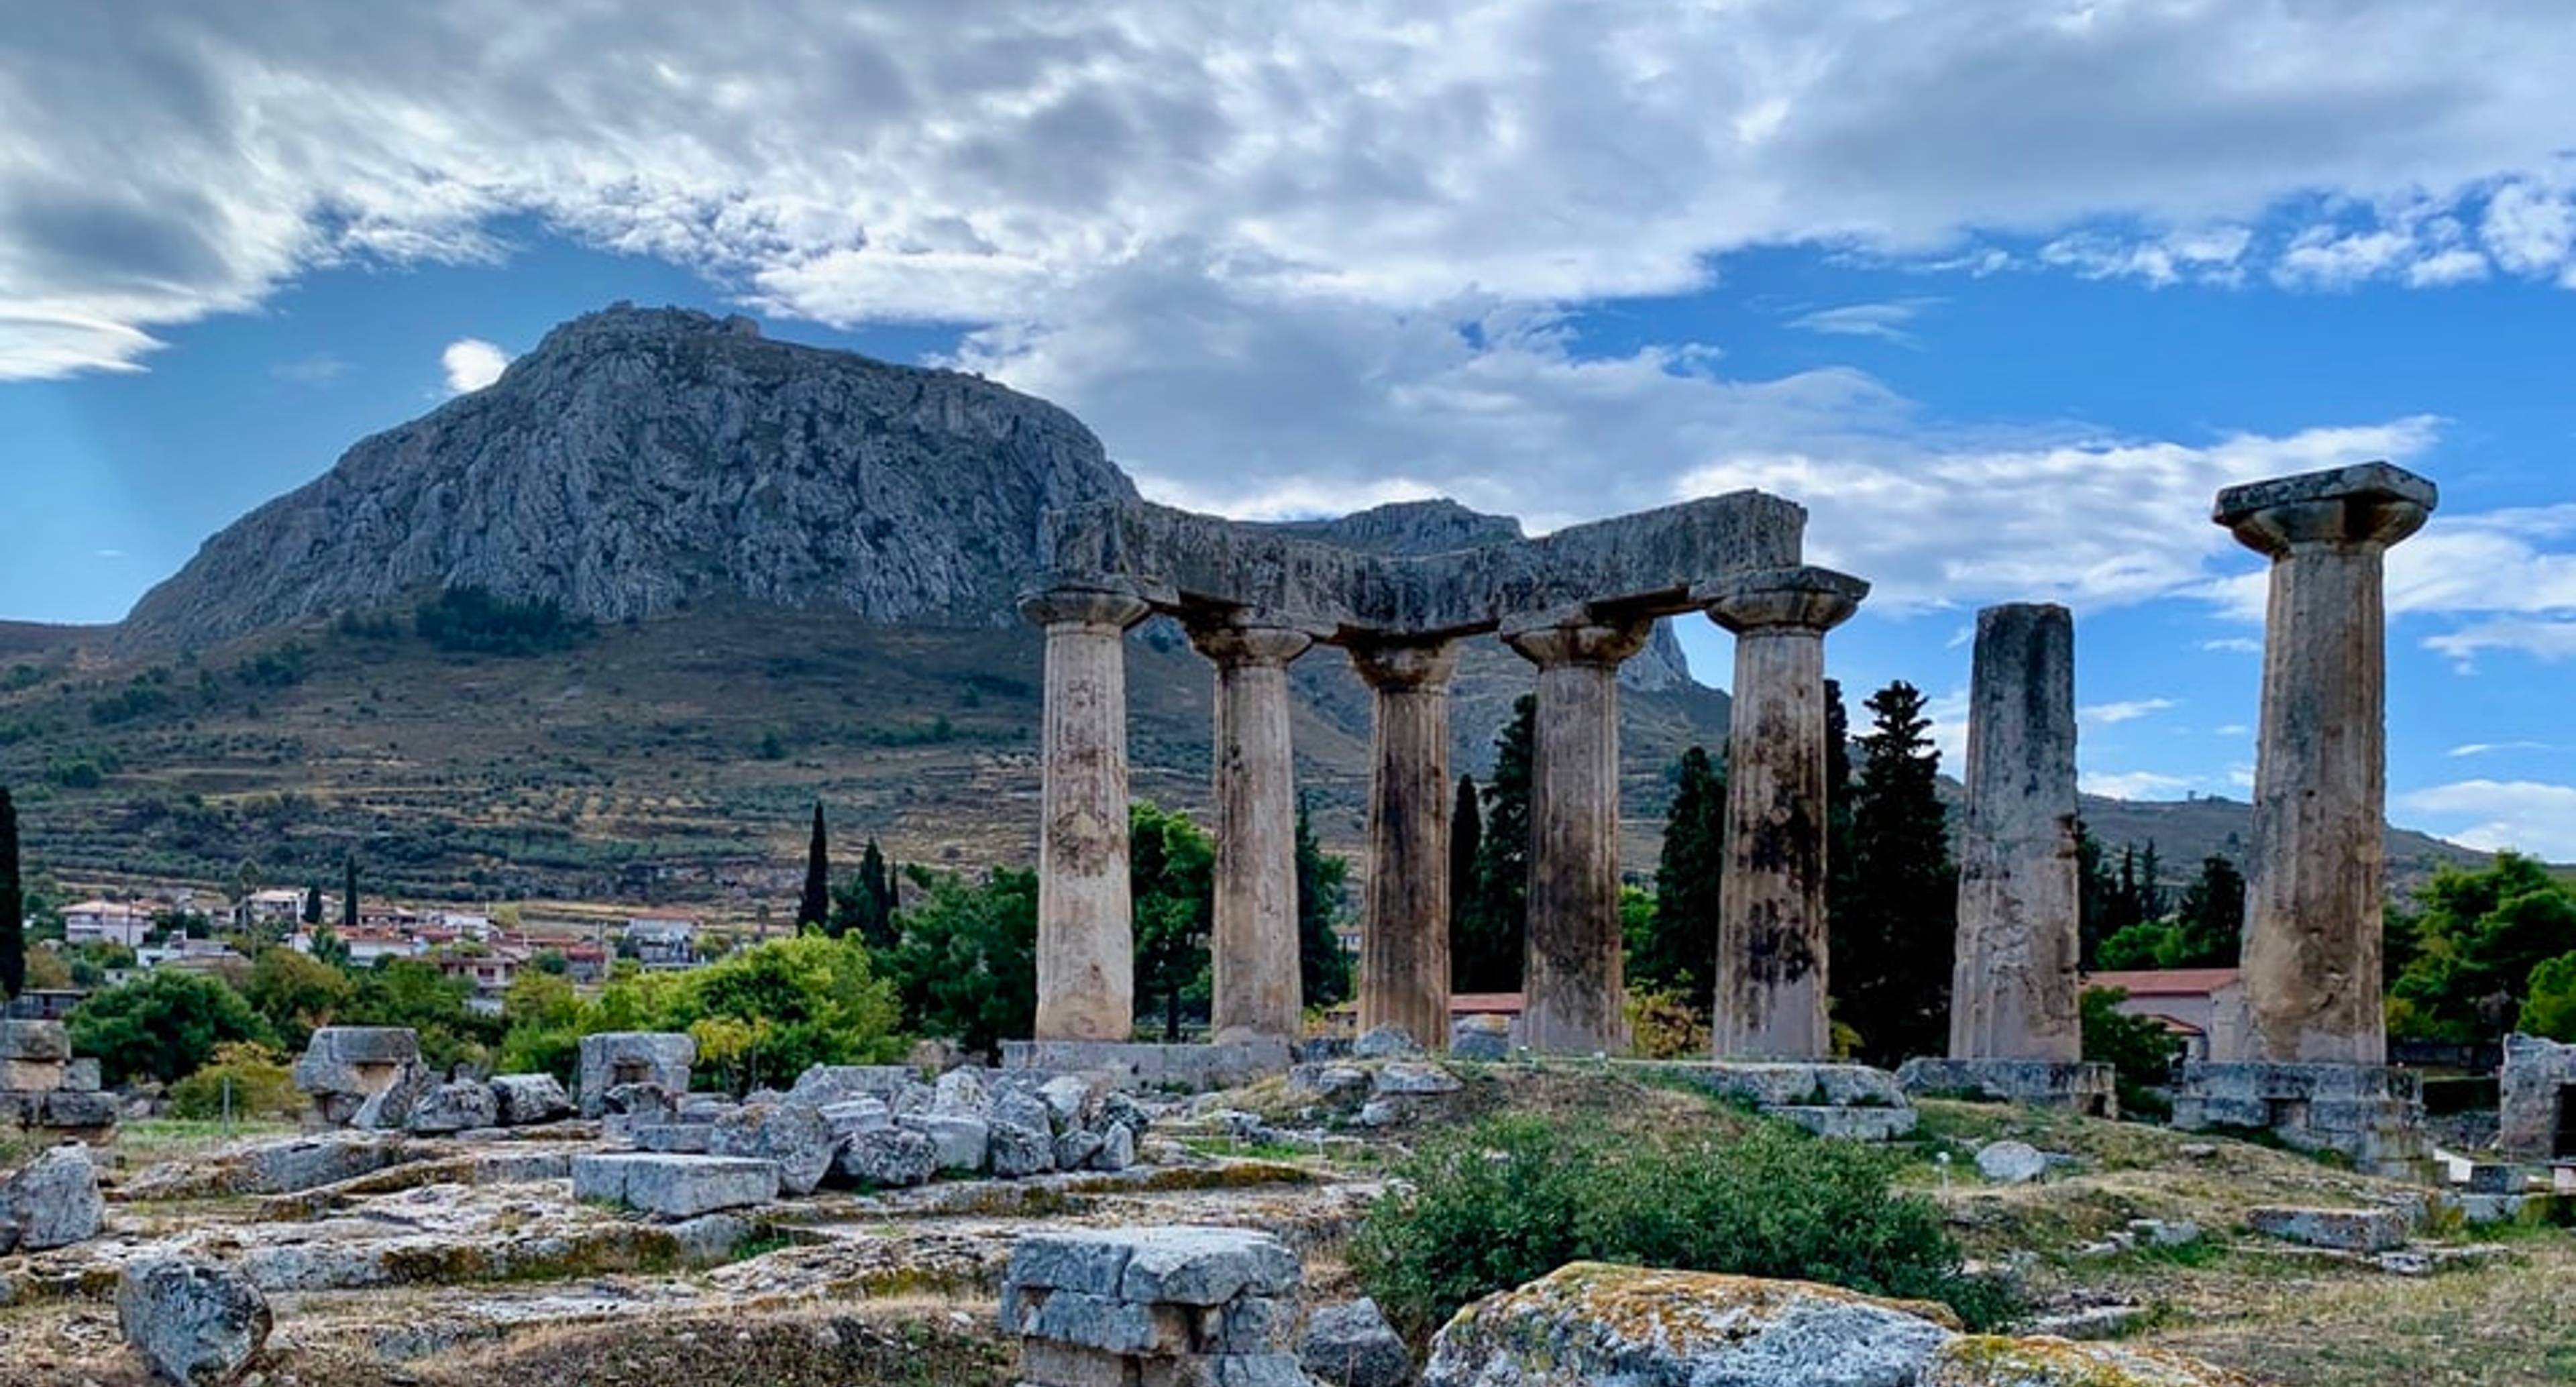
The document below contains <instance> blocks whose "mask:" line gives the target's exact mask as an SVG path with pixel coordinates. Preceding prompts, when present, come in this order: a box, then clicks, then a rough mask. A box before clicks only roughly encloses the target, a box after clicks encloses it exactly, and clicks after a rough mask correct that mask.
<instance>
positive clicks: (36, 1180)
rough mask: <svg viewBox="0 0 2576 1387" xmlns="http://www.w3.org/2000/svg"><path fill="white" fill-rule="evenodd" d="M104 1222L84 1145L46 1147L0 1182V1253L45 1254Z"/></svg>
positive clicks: (79, 1238)
mask: <svg viewBox="0 0 2576 1387" xmlns="http://www.w3.org/2000/svg"><path fill="white" fill-rule="evenodd" d="M106 1221H107V1204H106V1201H104V1200H102V1199H101V1198H100V1197H99V1193H98V1169H97V1167H95V1166H93V1165H91V1164H90V1159H89V1148H88V1147H86V1146H82V1145H80V1144H78V1143H72V1144H68V1145H63V1146H56V1147H52V1148H50V1149H48V1150H45V1151H43V1152H40V1153H38V1155H37V1156H36V1159H34V1160H33V1161H30V1162H28V1164H27V1166H26V1168H25V1169H23V1170H20V1171H19V1172H17V1173H16V1174H14V1175H11V1176H9V1177H8V1178H7V1179H5V1180H0V1255H6V1254H8V1253H9V1252H12V1251H18V1252H45V1251H49V1250H51V1249H53V1248H57V1247H69V1246H71V1245H72V1244H73V1243H78V1242H87V1241H88V1240H90V1239H91V1238H95V1237H97V1236H98V1232H99V1229H100V1228H102V1227H104V1226H105V1224H106Z"/></svg>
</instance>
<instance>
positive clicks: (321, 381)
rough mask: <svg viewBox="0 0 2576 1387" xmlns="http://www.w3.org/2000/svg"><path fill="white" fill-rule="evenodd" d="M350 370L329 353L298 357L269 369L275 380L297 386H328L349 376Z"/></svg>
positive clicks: (345, 363)
mask: <svg viewBox="0 0 2576 1387" xmlns="http://www.w3.org/2000/svg"><path fill="white" fill-rule="evenodd" d="M348 370H349V363H348V362H345V361H342V360H341V359H340V358H338V357H336V356H333V355H331V354H330V353H328V352H321V353H317V354H315V355H312V356H307V357H298V358H297V359H295V360H293V361H281V362H279V363H277V364H276V365H274V366H271V367H269V368H268V374H269V375H270V376H271V377H272V378H274V379H277V380H282V381H289V382H292V383H293V384H296V385H328V384H330V383H331V382H332V381H335V380H338V379H339V378H340V377H341V376H343V375H345V374H347V373H348Z"/></svg>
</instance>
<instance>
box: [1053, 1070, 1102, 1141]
mask: <svg viewBox="0 0 2576 1387" xmlns="http://www.w3.org/2000/svg"><path fill="white" fill-rule="evenodd" d="M1098 1095H1099V1089H1098V1086H1096V1085H1095V1084H1093V1083H1092V1081H1091V1080H1089V1079H1086V1078H1084V1077H1083V1076H1082V1075H1080V1074H1058V1075H1057V1076H1055V1077H1054V1078H1052V1079H1049V1080H1047V1081H1046V1082H1045V1083H1043V1084H1040V1085H1038V1097H1039V1098H1040V1099H1041V1100H1042V1101H1044V1102H1045V1103H1046V1105H1047V1113H1048V1115H1049V1116H1050V1117H1051V1118H1052V1119H1053V1120H1054V1122H1055V1129H1056V1130H1057V1131H1059V1132H1066V1131H1071V1130H1073V1129H1075V1128H1078V1127H1081V1126H1082V1125H1083V1124H1084V1121H1085V1120H1086V1119H1087V1118H1088V1117H1090V1116H1091V1115H1092V1114H1093V1113H1096V1112H1098V1111H1099V1107H1100V1104H1099V1097H1098Z"/></svg>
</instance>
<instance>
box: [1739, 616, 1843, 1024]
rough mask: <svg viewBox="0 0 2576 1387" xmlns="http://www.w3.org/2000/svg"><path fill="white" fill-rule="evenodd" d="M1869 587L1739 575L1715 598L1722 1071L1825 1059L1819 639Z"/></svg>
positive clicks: (1821, 644)
mask: <svg viewBox="0 0 2576 1387" xmlns="http://www.w3.org/2000/svg"><path fill="white" fill-rule="evenodd" d="M1868 594H1869V584H1867V583H1864V582H1862V581H1861V580H1860V579H1858V578H1853V577H1850V576H1847V575H1845V574H1840V573H1834V572H1831V571H1829V570H1826V569H1821V568H1814V567H1799V568H1785V569H1773V570H1769V571H1766V572H1761V573H1753V574H1748V575H1746V576H1744V577H1742V578H1739V579H1737V580H1735V581H1733V582H1732V583H1729V584H1727V585H1726V586H1725V587H1723V588H1722V589H1720V590H1719V591H1717V592H1715V593H1713V594H1711V600H1710V602H1709V605H1708V614H1709V617H1710V619H1712V620H1714V621H1715V622H1716V623H1717V624H1718V625H1720V626H1722V627H1725V628H1726V629H1727V630H1728V631H1730V632H1732V633H1734V635H1735V709H1734V715H1733V720H1732V723H1731V725H1730V728H1729V731H1728V736H1727V777H1726V876H1725V879H1724V880H1723V881H1722V882H1721V883H1720V885H1719V888H1718V938H1717V973H1716V978H1717V989H1716V1008H1715V1010H1716V1017H1715V1024H1714V1025H1713V1026H1712V1027H1711V1030H1712V1032H1713V1034H1712V1037H1711V1044H1712V1047H1713V1048H1714V1050H1715V1051H1716V1053H1717V1056H1718V1057H1719V1058H1721V1059H1729V1058H1762V1059H1823V1058H1826V1057H1828V1056H1830V1055H1831V1054H1832V1053H1833V1034H1832V1031H1831V1028H1830V1026H1829V1024H1828V1022H1827V1020H1826V1015H1825V979H1826V931H1825V837H1826V825H1825V788H1826V787H1825V735H1826V733H1825V724H1826V718H1825V633H1826V632H1827V631H1830V630H1832V629H1833V628H1834V627H1836V626H1838V625H1840V624H1842V623H1843V622H1844V621H1845V620H1847V619H1849V618H1850V616H1851V614H1852V613H1853V612H1854V611H1856V610H1858V609H1859V607H1860V602H1861V599H1862V598H1863V597H1866V596H1867V595H1868Z"/></svg>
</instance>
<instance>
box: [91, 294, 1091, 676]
mask: <svg viewBox="0 0 2576 1387" xmlns="http://www.w3.org/2000/svg"><path fill="white" fill-rule="evenodd" d="M1134 494H1135V488H1134V484H1133V483H1131V482H1129V481H1128V479H1127V477H1126V475H1125V474H1124V473H1122V472H1120V471H1119V470H1118V469H1117V468H1116V467H1115V466H1114V465H1112V464H1111V463H1110V462H1109V460H1108V458H1107V457H1106V456H1105V455H1104V454H1103V452H1102V451H1101V447H1100V441H1099V440H1098V439H1097V438H1095V437H1093V436H1092V434H1091V431H1090V430H1089V429H1086V428H1084V427H1083V426H1082V424H1081V423H1080V421H1078V420H1076V419H1075V418H1074V417H1073V416H1072V415H1070V414H1067V413H1066V412H1065V411H1063V410H1061V409H1058V408H1056V407H1055V406H1053V405H1050V404H1047V403H1046V402H1044V401H1042V400H1036V399H1032V398H1030V397H1028V396H1025V395H1020V394H1017V393H1014V392H1012V391H1010V390H1006V389H1004V388H1002V387H1001V386H998V385H995V384H993V383H991V382H989V381H985V380H981V379H979V378H976V377H974V376H968V375H960V374H957V373H954V372H948V371H932V370H922V369H917V368H913V367H906V366H893V365H888V364H886V363H883V362H879V361H872V360H870V359H868V358H866V357H861V356H856V355H852V354H850V353H847V352H835V351H826V350H822V349H819V348H814V347H804V346H797V345H793V344H790V343H784V342H772V341H766V340H764V339H762V338H761V336H760V335H759V331H758V329H757V328H756V327H754V326H753V325H752V324H751V322H750V321H749V320H748V319H741V318H733V319H723V320H719V319H716V318H713V317H710V316H708V315H706V314H703V313H695V312H690V311H686V310H682V309H638V308H633V307H629V306H626V305H619V306H617V307H614V308H610V309H608V310H606V311H603V312H599V313H593V314H589V315H586V316H584V317H581V318H577V319H575V320H573V321H572V322H569V323H566V324H564V325H563V326H561V327H558V328H556V329H555V330H554V331H553V332H550V333H548V334H547V335H546V338H545V340H544V342H543V343H541V344H540V345H539V346H538V347H537V349H536V350H535V351H533V352H530V353H529V354H527V355H526V356H524V357H522V358H520V359H519V360H518V361H516V362H513V363H512V364H511V366H510V369H509V370H508V371H507V372H506V373H504V374H503V375H502V377H501V379H500V380H499V381H498V382H497V383H495V384H493V385H492V386H490V387H489V388H487V389H484V390H480V391H477V392H475V393H473V394H471V395H466V396H463V397H461V398H458V399H455V400H452V401H450V402H448V403H447V404H445V405H443V406H441V407H440V408H438V409H437V410H435V411H433V412H431V413H430V414H428V415H426V416H424V417H422V418H420V419H417V420H414V421H413V422H411V423H409V424H405V425H403V426H402V427H400V428H396V429H392V430H389V431H387V432H385V433H381V434H378V435H376V436H375V437H373V438H369V439H366V440H364V441H362V442H360V443H359V444H358V445H357V446H356V447H353V448H351V449H350V450H349V451H348V452H347V453H346V454H345V455H343V456H342V457H341V459H340V461H339V464H338V465H337V466H335V467H333V468H332V469H331V471H330V473H329V474H328V475H326V476H324V477H322V478H321V479H320V480H318V481H315V482H313V483H312V484H311V485H309V486H306V487H303V488H301V489H299V490H297V491H294V492H292V493H289V494H288V495H285V496H282V497H280V498H278V499H277V500H275V501H272V502H270V503H269V504H267V505H265V506H262V507H261V508H260V509H258V510H257V511H254V512H252V513H251V514H250V515H249V516H247V517H245V518H244V519H242V520H241V521H240V522H238V523H236V524H234V525H233V526H232V527H231V528H229V529H227V530H225V531H224V532H223V533H221V534H219V535H217V536H215V537H214V538H213V539H212V540H210V541H208V542H207V544H206V545H205V547H204V548H203V549H202V550H201V551H199V553H198V555H197V557H196V558H195V559H194V560H192V561H191V562H190V563H189V564H188V566H187V567H186V568H184V569H182V570H181V571H180V572H179V574H178V575H177V576H175V577H173V578H171V579H170V580H169V581H168V582H165V583H163V584H161V585H160V586H159V587H157V588H154V589H153V590H152V591H151V592H150V593H147V594H146V595H145V596H144V598H143V600H142V601H141V602H140V603H138V604H137V605H136V607H135V609H134V612H133V614H132V615H131V616H130V617H129V618H128V619H127V622H126V626H125V630H124V633H123V640H124V643H125V644H126V645H128V646H129V647H132V648H136V649H153V648H162V649H166V648H175V647H178V646H183V645H200V644H207V643H212V642H215V641H220V640H224V639H227V638H229V637H232V636H236V635H240V634H243V633H245V632H249V631H254V630H258V629H260V628H262V627H266V626H272V625H276V624H279V623H282V622H288V621H293V620H296V619H298V618H301V617H307V616H313V615H319V614H328V613H332V612H338V611H345V610H365V609H369V608H375V607H381V606H384V605H386V604H388V603H392V602H397V601H401V600H403V599H405V598H406V597H408V596H410V595H412V594H414V593H416V592H419V591H421V590H424V589H430V588H436V587H455V586H465V585H475V586H480V587H485V588H488V589H490V590H492V591H494V592H496V593H500V594H503V595H506V596H510V597H514V598H518V599H521V600H552V601H556V602H560V603H562V604H563V605H564V607H565V608H567V609H568V610H570V611H573V612H575V613H578V614H581V615H584V616H589V617H594V618H598V619H601V620H619V619H623V618H627V617H643V616H651V615H654V614H656V613H659V612H663V611H667V610H670V609H672V608H673V607H676V606H678V605H680V604H681V603H683V602H686V601H689V600H693V599H696V598H700V597H707V596H716V595H739V596H743V597H749V598H752V599H755V600H758V601H763V602H771V603H777V604H781V605H786V606H794V607H831V608H846V609H848V610H851V611H854V612H858V613H860V614H862V615H865V616H867V617H869V618H871V619H874V620H878V621H886V622H931V623H942V624H969V625H984V624H993V623H999V622H1006V621H1010V620H1013V619H1014V618H1013V617H1012V615H1011V599H1012V596H1013V593H1014V591H1015V590H1016V588H1017V587H1018V585H1019V583H1020V582H1021V581H1022V579H1023V578H1024V577H1025V575H1026V574H1027V573H1028V572H1029V571H1030V569H1031V568H1032V567H1033V566H1034V563H1035V550H1036V537H1037V530H1038V517H1039V514H1040V513H1041V512H1042V511H1043V510H1045V509H1046V508H1047V507H1049V506H1057V505H1066V504H1071V503H1074V502H1078V501H1089V500H1098V499H1102V498H1107V497H1123V496H1132V495H1134Z"/></svg>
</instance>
